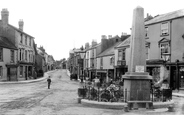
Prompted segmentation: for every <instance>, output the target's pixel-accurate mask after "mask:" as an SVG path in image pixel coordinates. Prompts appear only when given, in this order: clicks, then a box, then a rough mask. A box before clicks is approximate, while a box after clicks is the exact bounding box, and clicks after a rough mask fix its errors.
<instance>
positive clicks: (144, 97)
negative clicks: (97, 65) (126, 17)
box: [122, 6, 152, 108]
mask: <svg viewBox="0 0 184 115" xmlns="http://www.w3.org/2000/svg"><path fill="white" fill-rule="evenodd" d="M130 48H131V49H130V61H129V62H130V63H129V64H128V72H127V73H125V75H123V76H122V78H123V79H124V90H125V91H127V93H126V94H125V95H126V97H127V102H128V104H129V108H132V107H134V108H136V107H137V108H138V107H150V106H152V102H151V99H150V80H151V79H152V76H150V75H149V74H148V73H147V72H146V48H145V27H144V9H143V8H142V7H139V6H138V7H137V8H135V9H134V12H133V22H132V33H131V40H130Z"/></svg>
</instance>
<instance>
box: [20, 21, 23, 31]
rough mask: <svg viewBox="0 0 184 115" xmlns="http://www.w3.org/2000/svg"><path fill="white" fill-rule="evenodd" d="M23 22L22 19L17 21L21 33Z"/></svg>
mask: <svg viewBox="0 0 184 115" xmlns="http://www.w3.org/2000/svg"><path fill="white" fill-rule="evenodd" d="M23 26H24V22H23V19H20V20H19V30H21V31H23Z"/></svg>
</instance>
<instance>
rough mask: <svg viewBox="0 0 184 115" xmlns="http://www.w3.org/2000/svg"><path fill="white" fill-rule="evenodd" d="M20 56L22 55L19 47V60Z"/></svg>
mask: <svg viewBox="0 0 184 115" xmlns="http://www.w3.org/2000/svg"><path fill="white" fill-rule="evenodd" d="M21 57H22V55H21V49H19V60H21Z"/></svg>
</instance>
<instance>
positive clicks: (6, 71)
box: [0, 9, 54, 81]
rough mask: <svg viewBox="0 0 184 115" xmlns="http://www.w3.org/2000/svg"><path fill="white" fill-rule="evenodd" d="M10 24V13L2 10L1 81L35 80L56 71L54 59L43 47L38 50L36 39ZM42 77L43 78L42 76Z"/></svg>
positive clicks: (0, 34)
mask: <svg viewBox="0 0 184 115" xmlns="http://www.w3.org/2000/svg"><path fill="white" fill-rule="evenodd" d="M18 24H19V28H17V27H15V26H13V25H11V24H9V11H8V10H7V9H2V11H1V20H0V81H20V80H28V79H35V78H37V76H38V77H39V75H41V74H42V75H43V72H45V71H49V70H51V69H54V58H53V56H52V55H49V54H47V53H46V51H45V49H44V48H43V47H40V48H38V47H37V45H36V43H35V40H34V39H35V38H34V37H33V36H31V35H29V34H27V33H26V32H24V30H23V26H24V22H23V20H19V22H18ZM42 75H41V76H42Z"/></svg>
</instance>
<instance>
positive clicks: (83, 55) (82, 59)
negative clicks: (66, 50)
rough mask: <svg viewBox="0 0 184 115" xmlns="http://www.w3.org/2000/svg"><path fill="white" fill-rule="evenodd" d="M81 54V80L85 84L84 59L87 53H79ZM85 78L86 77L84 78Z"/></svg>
mask: <svg viewBox="0 0 184 115" xmlns="http://www.w3.org/2000/svg"><path fill="white" fill-rule="evenodd" d="M78 53H79V54H80V58H81V62H80V64H81V68H82V78H81V82H83V77H84V70H83V69H84V68H83V66H84V65H83V61H84V57H85V54H86V52H85V51H80V52H78ZM84 78H85V77H84Z"/></svg>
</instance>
